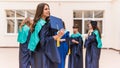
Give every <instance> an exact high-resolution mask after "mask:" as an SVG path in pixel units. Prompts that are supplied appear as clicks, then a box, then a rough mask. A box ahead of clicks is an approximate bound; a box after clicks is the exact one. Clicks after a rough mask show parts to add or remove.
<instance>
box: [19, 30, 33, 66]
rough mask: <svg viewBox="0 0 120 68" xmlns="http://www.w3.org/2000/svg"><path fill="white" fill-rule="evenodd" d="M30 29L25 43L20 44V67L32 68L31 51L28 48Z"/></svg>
mask: <svg viewBox="0 0 120 68" xmlns="http://www.w3.org/2000/svg"><path fill="white" fill-rule="evenodd" d="M30 34H31V33H30V31H29V33H28V37H27V40H26V42H25V43H20V46H19V68H30V65H31V61H30V51H29V50H28V42H29V39H30Z"/></svg>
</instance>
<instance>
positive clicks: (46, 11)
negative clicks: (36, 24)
mask: <svg viewBox="0 0 120 68" xmlns="http://www.w3.org/2000/svg"><path fill="white" fill-rule="evenodd" d="M48 16H50V8H49V6H48V5H45V6H44V9H43V14H42V17H45V18H46V17H48Z"/></svg>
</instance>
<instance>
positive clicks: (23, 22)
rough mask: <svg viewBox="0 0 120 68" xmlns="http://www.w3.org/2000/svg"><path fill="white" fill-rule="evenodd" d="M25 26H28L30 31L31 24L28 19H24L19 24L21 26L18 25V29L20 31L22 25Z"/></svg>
mask: <svg viewBox="0 0 120 68" xmlns="http://www.w3.org/2000/svg"><path fill="white" fill-rule="evenodd" d="M25 24H26V25H27V26H29V27H30V29H31V24H32V22H31V19H30V17H27V18H25V19H24V20H23V21H22V22H21V24H20V26H19V29H20V30H21V28H22V27H23V25H25Z"/></svg>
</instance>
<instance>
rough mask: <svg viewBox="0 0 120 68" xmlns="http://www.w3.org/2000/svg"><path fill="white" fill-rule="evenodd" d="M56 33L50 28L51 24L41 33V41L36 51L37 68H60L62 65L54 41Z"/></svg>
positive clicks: (34, 55)
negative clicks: (59, 64)
mask: <svg viewBox="0 0 120 68" xmlns="http://www.w3.org/2000/svg"><path fill="white" fill-rule="evenodd" d="M55 33H56V31H54V29H52V28H51V27H50V23H46V24H45V25H44V26H43V27H42V29H41V30H40V32H39V35H38V36H39V38H40V41H39V43H38V44H37V47H36V49H35V51H34V54H33V58H34V64H35V65H34V66H35V68H58V63H60V55H59V52H58V48H57V46H56V41H55V40H54V39H53V37H52V36H53V35H55Z"/></svg>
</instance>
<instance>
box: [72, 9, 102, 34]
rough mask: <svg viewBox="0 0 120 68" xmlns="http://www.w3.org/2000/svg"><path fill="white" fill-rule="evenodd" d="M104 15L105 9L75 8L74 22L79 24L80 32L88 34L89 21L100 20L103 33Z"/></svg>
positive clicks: (99, 23) (99, 26)
mask: <svg viewBox="0 0 120 68" xmlns="http://www.w3.org/2000/svg"><path fill="white" fill-rule="evenodd" d="M103 16H104V11H103V10H74V11H73V22H74V23H73V24H74V25H78V26H79V32H80V33H81V34H87V32H88V27H87V23H88V22H90V20H95V21H97V22H98V28H99V29H100V31H101V33H103V19H104V17H103Z"/></svg>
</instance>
